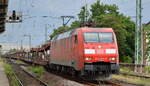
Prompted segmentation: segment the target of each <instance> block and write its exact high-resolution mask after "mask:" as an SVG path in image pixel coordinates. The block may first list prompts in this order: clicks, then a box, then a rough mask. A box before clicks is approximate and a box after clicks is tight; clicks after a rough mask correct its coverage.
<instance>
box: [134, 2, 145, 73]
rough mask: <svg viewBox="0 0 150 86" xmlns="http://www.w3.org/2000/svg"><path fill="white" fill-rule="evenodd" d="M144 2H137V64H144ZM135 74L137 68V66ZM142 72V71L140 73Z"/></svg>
mask: <svg viewBox="0 0 150 86" xmlns="http://www.w3.org/2000/svg"><path fill="white" fill-rule="evenodd" d="M141 3H142V1H141V0H136V28H135V32H136V33H135V64H136V65H137V64H143V42H142V41H143V31H142V14H141V13H142V4H141ZM135 72H138V71H137V66H135ZM140 72H142V70H141V71H140Z"/></svg>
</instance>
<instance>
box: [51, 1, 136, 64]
mask: <svg viewBox="0 0 150 86" xmlns="http://www.w3.org/2000/svg"><path fill="white" fill-rule="evenodd" d="M118 10H119V9H118V7H117V6H116V5H114V4H113V5H107V4H103V3H101V2H100V1H99V0H97V2H96V3H94V4H93V5H91V9H90V12H89V11H88V10H86V9H85V7H82V8H81V11H80V13H79V14H78V17H79V20H77V21H75V22H73V23H72V24H71V26H70V27H59V28H58V29H56V30H54V33H53V34H52V35H51V37H54V35H57V34H59V33H62V32H65V31H68V30H71V29H76V28H78V27H80V26H81V24H82V23H84V22H85V18H87V19H88V20H92V21H94V22H95V24H96V25H95V26H94V27H110V28H113V29H114V32H115V33H116V37H117V41H118V46H119V54H120V60H121V61H122V62H131V61H133V57H134V33H135V31H134V28H135V23H134V22H133V21H131V18H130V17H127V16H124V15H123V14H121V13H119V11H118ZM85 13H87V14H85ZM89 13H91V15H90V16H89Z"/></svg>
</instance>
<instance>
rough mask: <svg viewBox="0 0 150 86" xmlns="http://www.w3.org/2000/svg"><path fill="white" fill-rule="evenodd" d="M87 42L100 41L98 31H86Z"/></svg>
mask: <svg viewBox="0 0 150 86" xmlns="http://www.w3.org/2000/svg"><path fill="white" fill-rule="evenodd" d="M84 39H85V42H99V38H98V33H95V32H86V33H84Z"/></svg>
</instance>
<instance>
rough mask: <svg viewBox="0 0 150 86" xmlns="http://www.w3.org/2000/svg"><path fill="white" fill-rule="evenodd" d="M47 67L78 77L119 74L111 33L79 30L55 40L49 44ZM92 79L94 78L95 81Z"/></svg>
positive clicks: (113, 39) (115, 43)
mask: <svg viewBox="0 0 150 86" xmlns="http://www.w3.org/2000/svg"><path fill="white" fill-rule="evenodd" d="M51 42H52V43H51V54H50V65H55V66H56V65H57V66H59V67H58V68H59V69H64V68H63V67H67V68H71V69H73V70H75V71H78V72H80V73H81V75H83V76H85V75H89V74H88V73H91V72H92V74H93V72H94V74H95V76H96V79H99V77H97V75H105V76H106V77H109V76H110V75H111V74H114V73H118V72H119V65H118V63H119V55H118V47H117V41H116V36H115V33H114V32H113V30H112V29H111V28H88V27H85V28H79V29H75V30H72V31H69V32H65V33H62V34H60V35H58V36H55V37H54V38H53V39H52V41H51ZM95 76H94V77H95Z"/></svg>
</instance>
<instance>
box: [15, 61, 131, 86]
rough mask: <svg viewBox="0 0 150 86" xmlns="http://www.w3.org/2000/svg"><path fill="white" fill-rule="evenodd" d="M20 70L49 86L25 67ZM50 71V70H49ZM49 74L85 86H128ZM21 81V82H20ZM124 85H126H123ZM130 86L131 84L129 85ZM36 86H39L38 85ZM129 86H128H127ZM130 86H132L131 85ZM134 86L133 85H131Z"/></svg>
mask: <svg viewBox="0 0 150 86" xmlns="http://www.w3.org/2000/svg"><path fill="white" fill-rule="evenodd" d="M13 64H15V65H17V66H19V64H16V63H13ZM19 68H20V69H21V70H22V71H23V72H25V73H26V74H27V75H28V76H30V77H32V78H34V79H35V80H36V81H38V82H39V83H40V86H48V84H47V83H44V82H43V81H41V80H39V79H38V78H36V77H35V76H34V75H32V73H31V72H28V71H27V70H26V68H25V67H24V65H22V66H21V67H20V66H19ZM47 71H48V70H47ZM49 73H52V74H54V75H58V76H60V77H63V78H65V79H66V80H70V81H75V82H77V83H81V84H83V85H84V86H126V85H122V83H120V82H118V81H111V80H109V81H103V82H100V83H99V82H89V81H85V80H82V79H78V78H76V77H70V76H67V74H62V73H56V72H51V71H49ZM20 81H21V80H20ZM123 84H124V83H123ZM127 84H129V83H127ZM21 86H26V85H21ZM36 86H39V85H36ZM127 86H128V85H127ZM129 86H130V85H129ZM131 86H132V85H131Z"/></svg>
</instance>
